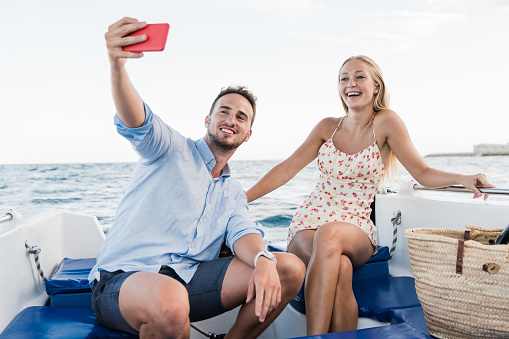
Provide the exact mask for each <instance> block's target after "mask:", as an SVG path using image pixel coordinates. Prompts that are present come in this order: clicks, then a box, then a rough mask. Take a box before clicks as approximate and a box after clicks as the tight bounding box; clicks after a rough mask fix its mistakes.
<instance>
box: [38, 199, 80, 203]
mask: <svg viewBox="0 0 509 339" xmlns="http://www.w3.org/2000/svg"><path fill="white" fill-rule="evenodd" d="M80 200H83V199H82V198H66V199H32V200H31V201H30V202H31V203H32V204H68V203H71V202H76V201H80Z"/></svg>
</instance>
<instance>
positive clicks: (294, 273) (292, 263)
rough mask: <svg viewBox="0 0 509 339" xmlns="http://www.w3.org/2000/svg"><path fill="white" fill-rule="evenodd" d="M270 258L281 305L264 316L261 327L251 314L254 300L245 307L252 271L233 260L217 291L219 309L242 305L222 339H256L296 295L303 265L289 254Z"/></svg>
mask: <svg viewBox="0 0 509 339" xmlns="http://www.w3.org/2000/svg"><path fill="white" fill-rule="evenodd" d="M274 254H275V255H276V257H277V266H276V267H277V271H278V275H279V279H280V282H281V303H280V304H279V306H278V307H277V308H276V309H274V310H272V312H271V313H270V314H268V315H267V317H266V318H265V321H264V322H263V323H261V322H260V321H259V320H258V318H259V317H258V316H256V314H255V304H256V299H255V300H252V301H251V302H250V303H249V304H245V302H246V298H247V288H248V282H249V279H250V278H251V274H252V273H253V268H252V267H251V266H249V265H246V264H245V263H243V262H242V261H241V260H239V259H238V258H234V259H233V260H232V262H231V263H230V265H229V266H228V269H227V271H226V275H225V277H224V280H223V285H222V289H221V300H222V303H223V306H224V308H226V309H227V310H230V309H233V308H235V307H237V306H239V305H242V307H241V309H240V311H239V314H238V316H237V320H236V321H235V323H234V324H233V326H232V328H231V329H230V331H229V332H228V334H227V336H226V338H256V337H258V336H259V335H260V334H261V333H262V332H263V331H264V330H265V329H266V328H267V327H268V326H269V325H270V324H271V323H272V322H273V321H274V319H276V317H277V316H278V315H279V314H280V313H281V312H282V311H283V309H284V308H285V307H286V305H287V304H288V303H289V302H290V301H291V300H292V299H293V298H294V297H295V296H296V295H297V293H298V292H299V290H300V288H301V286H302V282H303V280H304V276H305V274H306V268H305V266H304V264H303V263H302V261H301V260H300V259H299V258H297V257H296V256H295V255H293V254H290V253H274Z"/></svg>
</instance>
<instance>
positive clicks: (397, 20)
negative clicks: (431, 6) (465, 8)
mask: <svg viewBox="0 0 509 339" xmlns="http://www.w3.org/2000/svg"><path fill="white" fill-rule="evenodd" d="M366 16H367V17H368V18H369V17H371V18H372V20H373V22H372V25H373V28H374V29H375V30H382V31H386V32H392V33H397V34H398V35H405V36H407V37H429V36H433V35H436V34H438V32H439V29H440V26H441V25H444V24H451V23H457V22H462V21H466V19H467V16H466V15H465V14H462V13H433V12H410V11H393V12H382V11H376V12H373V13H368V14H367V15H366Z"/></svg>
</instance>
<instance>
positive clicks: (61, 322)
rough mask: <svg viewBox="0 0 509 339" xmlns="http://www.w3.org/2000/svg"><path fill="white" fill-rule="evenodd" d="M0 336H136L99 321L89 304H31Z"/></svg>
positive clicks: (9, 338) (76, 338)
mask: <svg viewBox="0 0 509 339" xmlns="http://www.w3.org/2000/svg"><path fill="white" fill-rule="evenodd" d="M0 338H2V339H18V338H48V339H49V338H73V339H82V338H83V339H85V338H108V339H114V338H138V336H135V335H132V334H129V333H125V332H120V331H115V330H112V329H109V328H107V327H105V326H103V325H101V324H99V322H98V321H97V318H96V317H95V315H94V311H92V309H91V308H71V307H47V306H32V307H27V308H25V309H24V310H23V311H21V312H20V313H19V314H18V315H17V316H16V318H14V320H13V321H12V322H11V323H10V324H9V326H7V328H6V329H5V330H4V332H2V334H0Z"/></svg>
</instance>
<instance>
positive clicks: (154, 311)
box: [118, 272, 190, 338]
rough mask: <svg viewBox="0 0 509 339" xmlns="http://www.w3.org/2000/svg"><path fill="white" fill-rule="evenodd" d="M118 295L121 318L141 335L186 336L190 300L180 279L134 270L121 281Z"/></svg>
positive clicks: (149, 336) (160, 336) (188, 333)
mask: <svg viewBox="0 0 509 339" xmlns="http://www.w3.org/2000/svg"><path fill="white" fill-rule="evenodd" d="M118 299H119V307H120V311H121V312H122V315H123V317H124V319H125V320H126V321H127V322H128V323H129V324H130V325H131V326H132V327H133V328H135V329H136V330H138V331H139V333H140V338H189V335H190V332H189V331H190V329H189V326H190V323H189V301H188V296H187V291H186V288H185V287H184V286H183V285H182V284H181V283H180V282H179V281H177V280H175V279H173V278H170V277H167V276H165V275H162V274H159V273H150V272H137V273H135V274H133V275H131V276H129V277H128V278H127V279H126V280H125V281H124V283H123V284H122V287H121V288H120V293H119V298H118Z"/></svg>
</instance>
